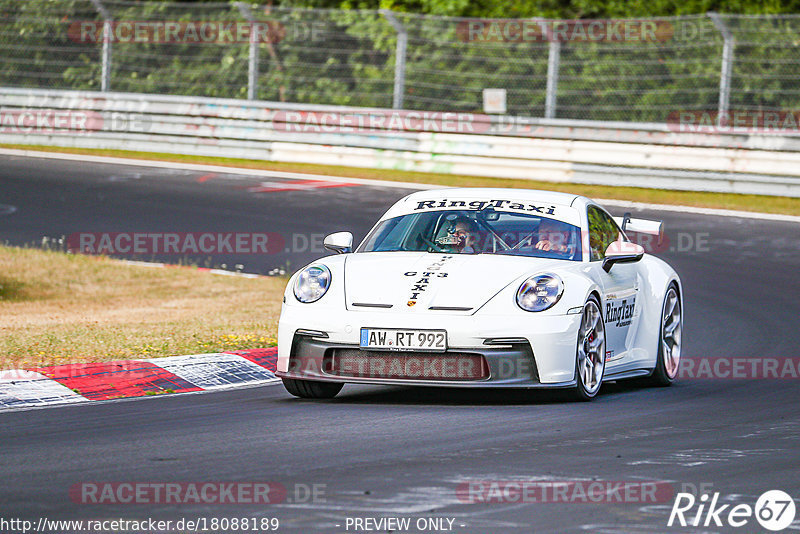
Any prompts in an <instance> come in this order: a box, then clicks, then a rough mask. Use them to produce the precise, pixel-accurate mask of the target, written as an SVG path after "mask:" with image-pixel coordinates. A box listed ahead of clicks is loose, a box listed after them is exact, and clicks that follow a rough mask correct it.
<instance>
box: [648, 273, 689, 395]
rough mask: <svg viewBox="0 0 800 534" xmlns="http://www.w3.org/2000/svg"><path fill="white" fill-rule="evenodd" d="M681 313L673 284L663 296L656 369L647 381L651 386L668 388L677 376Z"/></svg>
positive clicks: (678, 298)
mask: <svg viewBox="0 0 800 534" xmlns="http://www.w3.org/2000/svg"><path fill="white" fill-rule="evenodd" d="M681 313H682V310H681V298H680V297H679V296H678V290H677V289H676V287H675V285H674V284H673V285H671V286H669V289H667V294H666V295H665V296H664V306H663V308H662V310H661V330H660V334H659V337H658V356H657V357H656V368H655V369H654V370H653V374H652V375H650V377H649V379H648V382H649V383H650V384H651V385H654V386H669V385H670V384H672V383H673V382H674V381H675V377H676V376H678V367H679V366H680V363H681V333H682V330H683V320H682V319H683V317H682V316H681Z"/></svg>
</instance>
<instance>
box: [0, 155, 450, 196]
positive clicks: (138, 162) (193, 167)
mask: <svg viewBox="0 0 800 534" xmlns="http://www.w3.org/2000/svg"><path fill="white" fill-rule="evenodd" d="M0 155H5V156H22V157H29V158H44V159H63V160H69V161H82V162H83V161H86V162H91V163H108V164H111V165H132V166H136V167H156V168H159V169H186V170H190V171H201V172H216V173H219V174H243V175H247V176H266V177H268V178H288V179H293V180H314V181H320V180H325V181H328V182H339V183H348V184H358V185H373V186H377V187H392V188H395V189H443V188H444V186H441V185H433V184H417V183H412V182H393V181H390V180H368V179H365V178H348V177H347V176H328V175H327V174H304V173H298V172H283V171H268V170H264V169H244V168H241V167H223V166H220V165H206V164H200V163H177V162H174V161H157V160H145V159H132V158H112V157H108V156H87V155H83V154H67V153H62V152H40V151H38V150H18V149H15V148H0Z"/></svg>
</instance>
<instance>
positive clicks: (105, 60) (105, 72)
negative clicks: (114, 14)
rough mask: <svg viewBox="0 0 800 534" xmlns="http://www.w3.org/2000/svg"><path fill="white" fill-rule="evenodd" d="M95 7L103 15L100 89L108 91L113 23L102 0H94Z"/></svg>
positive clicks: (109, 88)
mask: <svg viewBox="0 0 800 534" xmlns="http://www.w3.org/2000/svg"><path fill="white" fill-rule="evenodd" d="M92 4H94V8H95V9H96V10H97V12H98V13H100V16H101V17H103V56H102V71H101V74H100V90H101V91H103V92H104V93H105V92H108V91H110V90H111V39H112V37H113V28H112V27H111V23H112V22H113V21H112V19H111V14H110V13H109V12H108V10H107V9H106V7H105V6H104V5H103V3H102V2H101V1H100V0H92Z"/></svg>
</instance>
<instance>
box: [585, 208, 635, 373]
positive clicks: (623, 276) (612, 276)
mask: <svg viewBox="0 0 800 534" xmlns="http://www.w3.org/2000/svg"><path fill="white" fill-rule="evenodd" d="M587 216H588V221H589V248H590V262H591V263H592V267H593V271H594V274H595V276H596V278H597V279H599V281H600V285H601V287H602V288H603V293H604V295H603V297H604V300H603V302H602V307H603V320H604V322H605V327H606V362H607V363H606V365H607V372H608V370H613V369H614V368H615V367H624V363H625V359H626V358H625V356H626V355H627V353H628V351H629V349H630V348H631V346H632V342H633V339H634V335H635V330H636V318H638V316H639V312H638V309H637V306H638V305H639V303H638V302H637V299H638V296H639V295H638V293H639V264H638V263H617V264H615V265H614V266H613V267H612V268H611V270H610V271H609V272H606V271H605V270H604V269H603V258H604V257H605V252H606V250H607V249H608V246H609V245H611V244H612V243H614V242H617V241H619V240H620V239H622V240H627V239H626V238H625V236H624V234H623V233H622V231H621V230H620V228H619V226H617V223H616V222H615V221H614V219H613V218H612V217H611V216H610V215H609V214H608V213H607V212H606V211H605V210H603V209H602V208H600V207H599V206H595V205H589V207H588V208H587Z"/></svg>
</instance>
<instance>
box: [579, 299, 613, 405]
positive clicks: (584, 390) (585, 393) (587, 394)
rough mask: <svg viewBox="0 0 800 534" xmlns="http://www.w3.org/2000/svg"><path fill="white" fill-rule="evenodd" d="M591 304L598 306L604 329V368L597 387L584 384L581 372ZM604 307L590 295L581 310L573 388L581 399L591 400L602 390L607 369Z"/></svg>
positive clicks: (601, 349)
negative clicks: (583, 334)
mask: <svg viewBox="0 0 800 534" xmlns="http://www.w3.org/2000/svg"><path fill="white" fill-rule="evenodd" d="M590 305H594V306H595V307H596V313H597V314H598V315H599V323H598V325H599V326H600V327H601V330H602V334H603V337H602V342H601V346H600V349H599V351H598V353H599V357H600V359H601V361H602V369H601V371H600V376H599V378H598V383H597V384H596V386H595V387H587V386H586V385H585V384H584V380H583V377H582V373H581V369H580V366H581V344H582V343H583V342H584V339H583V336H582V332H583V330H584V321H585V319H586V310H587V308H588V307H589V306H590ZM602 310H603V309H602V307H601V306H600V301H598V300H597V298H596V297H595V296H591V297H589V299H588V300H587V301H586V303H585V304H584V305H583V311H582V312H581V326H580V328H579V329H578V339H577V341H576V347H575V388H574V389H573V394H574V397H575V399H577V400H579V401H590V400H592V399H593V398H595V397H596V396H597V393H598V392H599V391H600V388H601V386H602V384H603V375H604V374H605V370H606V363H605V360H606V340H605V335H606V326H605V322H604V320H603V311H602Z"/></svg>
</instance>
